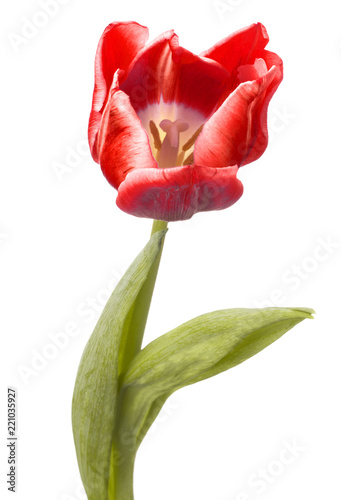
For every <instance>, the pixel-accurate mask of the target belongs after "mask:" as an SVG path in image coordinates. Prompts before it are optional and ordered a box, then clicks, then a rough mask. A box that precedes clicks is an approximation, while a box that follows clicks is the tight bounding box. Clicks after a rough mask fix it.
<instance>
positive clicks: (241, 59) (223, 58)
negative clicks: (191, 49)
mask: <svg viewBox="0 0 341 500" xmlns="http://www.w3.org/2000/svg"><path fill="white" fill-rule="evenodd" d="M268 42H269V36H268V34H267V32H266V29H265V27H264V26H263V25H262V24H261V23H257V24H252V25H251V26H247V27H246V28H243V29H241V30H239V31H236V32H235V33H232V35H230V36H228V37H227V38H224V39H223V40H220V42H218V43H216V44H215V45H213V47H211V48H210V49H209V50H206V51H205V52H202V53H201V54H200V55H201V56H202V57H209V58H210V59H213V60H214V61H217V62H219V63H220V64H221V65H222V66H224V68H225V69H226V70H227V71H228V72H229V73H230V74H232V73H234V72H235V71H236V70H237V69H238V67H239V66H241V65H243V64H250V63H252V62H253V61H254V59H255V57H256V56H257V54H259V51H262V49H264V47H265V46H266V45H267V43H268ZM259 57H262V56H259Z"/></svg>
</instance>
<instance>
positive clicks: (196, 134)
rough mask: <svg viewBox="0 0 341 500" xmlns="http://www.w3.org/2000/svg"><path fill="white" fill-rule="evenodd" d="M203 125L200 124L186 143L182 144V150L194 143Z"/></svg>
mask: <svg viewBox="0 0 341 500" xmlns="http://www.w3.org/2000/svg"><path fill="white" fill-rule="evenodd" d="M203 126H204V125H201V126H200V127H199V128H198V130H196V131H195V132H194V134H193V135H192V137H191V138H190V139H189V140H188V141H187V142H186V144H184V145H183V146H182V150H183V151H187V150H188V149H190V148H191V147H192V146H193V144H194V143H195V141H196V140H197V138H198V136H199V134H200V132H201V131H202V129H203Z"/></svg>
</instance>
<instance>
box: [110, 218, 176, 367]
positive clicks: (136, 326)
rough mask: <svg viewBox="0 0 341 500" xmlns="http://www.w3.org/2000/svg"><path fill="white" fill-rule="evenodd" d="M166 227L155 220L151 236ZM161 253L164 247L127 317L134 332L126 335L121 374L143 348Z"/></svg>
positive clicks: (128, 326)
mask: <svg viewBox="0 0 341 500" xmlns="http://www.w3.org/2000/svg"><path fill="white" fill-rule="evenodd" d="M166 228H167V222H165V221H162V220H154V222H153V227H152V232H151V236H153V234H155V233H156V232H157V231H161V230H162V229H166ZM161 255H162V249H161V251H160V255H159V257H158V258H157V260H156V261H155V262H154V264H153V266H152V267H151V269H150V271H149V274H148V278H147V280H146V281H145V283H144V285H143V286H142V288H141V290H140V293H139V295H138V297H137V298H136V300H135V303H134V306H133V307H132V309H131V311H130V313H129V315H128V317H127V320H126V325H127V330H129V332H134V334H133V335H129V333H128V334H127V336H126V341H127V342H126V345H125V346H124V348H123V349H122V352H123V356H122V362H121V364H120V369H119V375H121V374H123V373H124V372H125V371H126V369H127V367H128V366H129V364H130V362H131V361H132V359H133V358H134V357H135V356H136V354H137V353H138V352H139V351H140V350H141V345H142V340H143V335H144V331H145V328H146V323H147V319H148V313H149V309H150V303H151V300H152V296H153V292H154V287H155V281H156V277H157V273H158V270H159V265H160V260H161Z"/></svg>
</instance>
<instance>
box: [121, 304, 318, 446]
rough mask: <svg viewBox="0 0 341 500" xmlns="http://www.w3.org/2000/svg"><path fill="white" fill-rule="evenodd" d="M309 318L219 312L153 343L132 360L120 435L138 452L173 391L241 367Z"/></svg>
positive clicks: (277, 312) (295, 312) (279, 311)
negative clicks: (126, 436)
mask: <svg viewBox="0 0 341 500" xmlns="http://www.w3.org/2000/svg"><path fill="white" fill-rule="evenodd" d="M312 313H313V311H312V310H311V309H304V308H267V309H230V310H222V311H216V312H212V313H209V314H205V315H203V316H199V317H197V318H195V319H193V320H191V321H188V322H187V323H184V324H183V325H181V326H179V327H178V328H176V329H174V330H172V331H171V332H169V333H166V334H165V335H163V336H161V337H159V338H157V339H156V340H154V341H153V342H151V343H150V344H149V345H147V346H146V347H145V348H144V349H143V350H142V351H140V352H139V353H138V354H137V355H136V356H135V358H134V360H133V361H132V363H131V364H130V366H129V369H128V370H127V372H126V374H125V376H124V379H123V385H122V389H121V398H122V404H121V405H120V406H121V416H120V421H119V423H118V429H119V433H120V435H121V436H124V435H129V436H130V437H131V440H130V442H131V447H132V448H135V451H136V450H137V448H138V446H139V444H140V442H141V441H142V439H143V437H144V435H145V433H146V432H147V430H148V429H149V427H150V425H151V423H152V421H153V420H154V419H155V418H156V416H157V413H158V409H160V402H164V401H165V400H166V399H167V397H169V396H170V395H171V394H172V393H173V392H174V391H176V390H177V389H180V388H181V387H184V386H187V385H189V384H194V383H195V382H198V381H200V380H203V379H206V378H209V377H212V376H213V375H216V374H218V373H221V372H223V371H225V370H228V369H229V368H232V367H233V366H236V365H238V364H239V363H242V362H243V361H245V360H246V359H248V358H250V357H251V356H254V355H255V354H257V353H258V352H260V351H261V350H262V349H264V348H265V347H267V346H268V345H270V344H271V343H273V342H274V341H275V340H277V339H279V338H280V337H281V336H282V335H283V334H284V333H286V332H287V331H288V330H290V329H291V328H292V327H293V326H295V325H296V324H298V323H300V322H301V321H303V320H304V319H305V318H312ZM133 438H134V439H133Z"/></svg>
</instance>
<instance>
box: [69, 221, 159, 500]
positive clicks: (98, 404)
mask: <svg viewBox="0 0 341 500" xmlns="http://www.w3.org/2000/svg"><path fill="white" fill-rule="evenodd" d="M165 234H166V231H165V230H163V231H158V232H157V233H155V234H154V235H153V236H152V237H151V239H150V241H149V242H148V244H147V245H146V246H145V248H144V249H143V250H142V252H141V253H140V254H139V255H138V257H137V258H136V259H135V261H134V262H133V264H132V265H131V266H130V267H129V269H128V270H127V272H126V273H125V275H124V276H123V277H122V279H121V280H120V282H119V284H118V285H117V287H116V289H115V290H114V292H113V294H112V295H111V297H110V299H109V301H108V303H107V304H106V306H105V308H104V310H103V313H102V315H101V317H100V319H99V321H98V323H97V325H96V327H95V330H94V332H93V334H92V335H91V337H90V339H89V342H88V343H87V345H86V347H85V350H84V352H83V356H82V359H81V362H80V366H79V369H78V373H77V378H76V383H75V389H74V395H73V401H72V426H73V434H74V441H75V446H76V452H77V459H78V465H79V469H80V473H81V477H82V481H83V484H84V488H85V490H86V493H87V496H88V500H106V499H108V484H109V475H110V460H111V451H112V450H111V449H112V442H113V433H114V428H115V422H116V416H117V409H118V394H119V372H120V371H122V364H123V362H122V359H123V358H124V357H125V350H126V349H127V348H128V347H129V342H127V339H128V337H131V338H132V339H133V342H134V333H135V332H134V330H133V329H132V328H131V325H132V322H131V318H132V313H131V311H132V309H134V307H135V306H136V300H137V299H138V296H139V293H140V291H141V289H142V287H143V286H144V284H145V283H146V281H148V277H149V273H150V271H151V269H152V268H153V265H154V263H155V262H156V261H157V260H158V258H159V255H160V252H161V248H162V243H163V239H164V236H165ZM135 344H136V342H135Z"/></svg>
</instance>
